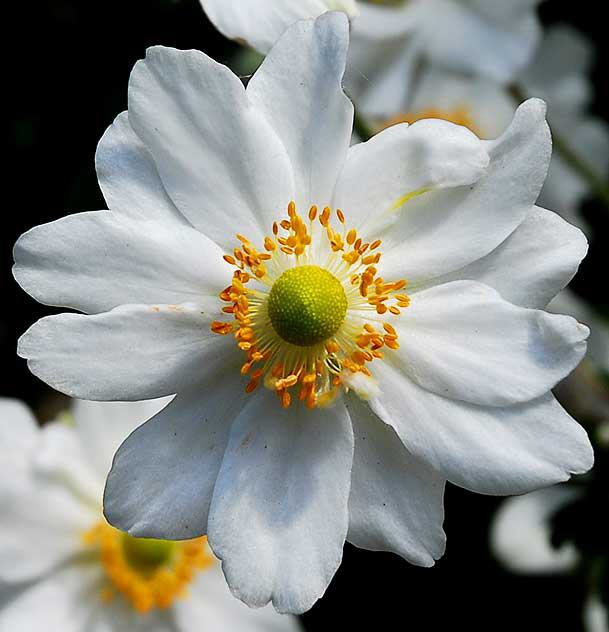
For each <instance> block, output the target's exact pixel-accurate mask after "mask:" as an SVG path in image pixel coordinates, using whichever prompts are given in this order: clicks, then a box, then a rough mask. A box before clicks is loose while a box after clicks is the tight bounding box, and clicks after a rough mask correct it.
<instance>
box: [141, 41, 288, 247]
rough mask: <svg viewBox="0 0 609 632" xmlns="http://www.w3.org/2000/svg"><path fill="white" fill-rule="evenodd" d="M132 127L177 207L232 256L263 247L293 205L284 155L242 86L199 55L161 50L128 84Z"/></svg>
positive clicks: (225, 70)
mask: <svg viewBox="0 0 609 632" xmlns="http://www.w3.org/2000/svg"><path fill="white" fill-rule="evenodd" d="M129 123H130V125H131V127H132V128H133V130H134V131H135V132H136V134H137V135H138V136H139V138H140V139H141V140H142V141H143V143H144V144H145V145H146V148H147V149H148V151H149V152H150V154H151V155H152V157H153V159H154V162H155V164H156V168H157V169H158V172H159V174H160V177H161V180H162V181H163V184H164V187H165V189H166V191H167V193H168V194H169V196H170V198H171V199H172V200H173V202H174V204H175V205H176V206H177V208H178V209H179V210H180V211H181V212H182V213H183V214H184V215H185V216H186V218H187V219H188V220H189V221H190V222H191V223H192V224H193V226H195V227H197V228H198V229H199V230H201V232H203V233H204V234H206V235H208V236H209V237H210V238H212V239H213V240H215V241H217V242H218V243H219V244H220V245H221V246H222V247H224V248H226V249H228V250H230V249H231V248H232V240H233V239H234V233H235V232H237V231H236V229H233V230H231V229H230V227H229V225H232V226H233V227H235V226H238V227H239V228H238V230H239V231H240V232H241V233H242V234H245V235H248V237H249V238H250V239H253V240H256V241H260V239H261V237H263V235H264V234H265V232H266V231H268V227H269V225H270V224H271V222H272V221H273V219H274V218H275V216H276V213H277V209H284V208H285V207H286V205H287V203H288V202H289V201H290V200H291V199H292V198H293V195H294V183H293V176H292V171H291V169H290V162H289V159H288V156H287V154H286V151H285V149H284V147H283V145H282V143H281V141H280V139H279V138H278V137H277V135H276V134H275V133H274V131H273V128H272V127H271V125H270V124H269V123H268V122H267V121H266V120H265V118H264V117H263V116H262V114H261V112H260V111H259V110H258V109H256V108H255V107H254V106H253V105H252V103H251V102H250V101H249V99H248V96H247V95H246V92H245V89H244V87H243V84H242V83H241V81H240V80H239V79H238V78H237V77H236V76H235V75H234V74H233V73H232V72H231V71H230V70H228V68H226V67H225V66H222V65H221V64H218V63H216V62H215V61H213V60H212V59H210V58H209V57H207V55H204V54H203V53H200V52H199V51H177V50H174V49H169V48H163V47H156V48H151V49H149V50H148V52H147V54H146V59H145V60H143V61H140V62H138V63H137V64H136V66H135V68H134V69H133V72H132V74H131V79H130V81H129Z"/></svg>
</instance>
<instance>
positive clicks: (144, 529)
mask: <svg viewBox="0 0 609 632" xmlns="http://www.w3.org/2000/svg"><path fill="white" fill-rule="evenodd" d="M238 375H239V369H238V368H237V367H231V369H230V371H229V372H228V373H226V374H218V375H216V376H214V378H213V379H211V378H210V379H209V380H208V381H207V383H206V384H204V385H202V387H201V388H199V389H197V390H196V391H194V392H188V393H180V394H179V395H178V396H177V397H176V398H175V399H174V401H173V402H172V403H171V404H169V406H167V408H165V409H164V410H163V411H161V412H160V413H159V414H157V415H156V416H155V417H154V418H152V419H151V420H150V421H148V422H147V423H145V424H144V425H143V426H140V427H139V428H138V429H137V430H135V431H134V432H133V434H131V435H130V436H129V438H128V439H127V440H126V441H125V442H124V443H123V445H121V447H120V449H119V450H118V452H117V453H116V456H115V458H114V463H113V465H112V470H111V472H110V474H109V476H108V482H107V484H106V491H105V494H104V513H105V515H106V518H107V519H108V521H109V522H110V523H111V524H113V525H115V526H116V527H118V528H119V529H121V530H123V531H128V532H129V533H131V534H132V535H135V536H137V537H153V538H164V539H170V540H182V539H186V538H194V537H197V536H200V535H202V534H204V533H207V517H208V512H209V505H210V502H211V497H212V492H213V489H214V485H215V483H216V477H217V476H218V470H219V469H220V464H221V462H222V457H223V455H224V450H225V448H226V443H227V441H228V433H229V431H230V428H231V423H232V420H233V419H234V418H235V417H236V416H237V415H238V414H239V412H240V410H241V408H242V407H243V405H244V403H245V399H246V398H247V395H246V394H245V392H244V388H243V385H242V384H241V383H240V381H239V380H238V379H237V377H236V376H238Z"/></svg>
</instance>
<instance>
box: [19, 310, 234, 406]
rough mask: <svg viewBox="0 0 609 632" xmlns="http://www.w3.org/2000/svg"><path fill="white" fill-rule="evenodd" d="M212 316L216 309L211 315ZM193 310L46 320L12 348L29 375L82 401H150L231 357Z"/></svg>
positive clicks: (203, 315) (204, 316)
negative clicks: (29, 371)
mask: <svg viewBox="0 0 609 632" xmlns="http://www.w3.org/2000/svg"><path fill="white" fill-rule="evenodd" d="M212 309H215V306H213V307H212ZM215 316H216V314H215V313H214V312H212V313H210V312H208V311H207V310H206V309H205V307H202V306H198V305H190V304H189V305H125V306H121V307H117V308H116V309H113V310H112V311H110V312H105V313H103V314H96V315H93V316H85V315H82V314H59V315H57V316H47V317H46V318H42V319H41V320H39V321H38V322H37V323H35V324H34V325H32V326H31V327H30V328H29V329H28V331H26V332H25V334H23V336H21V338H20V340H19V346H18V353H19V355H20V356H21V357H22V358H26V359H27V361H28V366H29V368H30V370H31V371H32V373H34V375H36V376H37V377H39V378H40V379H41V380H44V381H45V382H47V384H50V385H51V386H53V388H55V389H57V390H58V391H61V392H62V393H65V394H66V395H70V396H71V397H80V398H82V399H94V400H113V401H117V400H125V401H133V400H138V399H151V398H154V397H162V396H165V395H171V394H173V393H176V392H178V391H180V390H184V389H185V388H188V387H189V386H193V385H196V384H199V383H201V381H202V380H203V379H204V377H205V375H213V374H214V373H215V372H216V371H217V370H218V368H219V367H222V366H223V365H224V364H225V362H226V358H227V357H230V356H227V354H230V355H234V354H235V353H236V352H235V347H234V346H233V344H231V340H232V341H233V342H234V340H233V339H232V337H230V336H219V335H216V334H214V333H212V331H211V329H210V323H211V322H212V321H213V319H214V317H215Z"/></svg>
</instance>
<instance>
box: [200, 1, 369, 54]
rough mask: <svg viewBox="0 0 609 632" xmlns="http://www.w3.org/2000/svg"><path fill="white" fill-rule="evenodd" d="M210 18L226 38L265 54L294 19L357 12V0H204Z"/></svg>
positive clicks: (349, 14) (203, 4) (202, 3)
mask: <svg viewBox="0 0 609 632" xmlns="http://www.w3.org/2000/svg"><path fill="white" fill-rule="evenodd" d="M200 2H201V5H202V6H203V9H204V11H205V13H206V14H207V17H208V18H209V19H210V20H211V21H212V22H213V24H214V25H215V26H216V28H217V29H218V30H219V31H220V32H221V33H223V34H224V35H225V36H226V37H228V38H230V39H234V40H239V41H241V42H243V43H245V44H248V45H249V46H251V47H252V48H255V49H256V50H257V51H259V52H261V53H268V51H269V50H270V49H271V47H272V46H273V44H275V42H276V41H277V40H278V39H279V38H280V37H281V36H282V35H283V33H284V32H285V31H286V29H287V28H288V27H289V26H291V25H292V24H293V23H294V22H297V21H298V20H302V19H305V18H316V17H317V16H319V15H321V14H322V13H325V12H326V11H343V12H344V13H346V14H347V15H348V16H349V17H353V16H354V15H357V13H358V8H357V5H358V3H357V2H356V0H200Z"/></svg>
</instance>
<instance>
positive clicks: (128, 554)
mask: <svg viewBox="0 0 609 632" xmlns="http://www.w3.org/2000/svg"><path fill="white" fill-rule="evenodd" d="M121 539H122V545H123V551H124V553H125V558H126V559H127V562H128V563H129V565H130V566H131V567H132V568H135V569H136V570H138V571H140V572H141V573H144V574H146V573H152V572H153V571H155V570H156V569H157V568H159V567H160V566H162V565H163V564H165V563H166V562H168V561H169V559H170V558H171V556H172V555H173V553H174V550H175V548H176V544H175V542H172V541H170V540H154V539H152V538H134V537H133V536H131V535H129V534H128V533H123V534H122V538H121Z"/></svg>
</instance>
